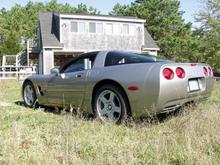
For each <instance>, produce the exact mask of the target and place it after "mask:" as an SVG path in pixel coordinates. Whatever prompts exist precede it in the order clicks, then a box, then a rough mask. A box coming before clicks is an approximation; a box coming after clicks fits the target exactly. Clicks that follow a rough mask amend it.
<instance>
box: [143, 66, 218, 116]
mask: <svg viewBox="0 0 220 165" xmlns="http://www.w3.org/2000/svg"><path fill="white" fill-rule="evenodd" d="M159 72H160V74H159V75H160V76H159V79H160V80H159V81H158V84H157V83H156V84H154V86H157V85H158V88H157V87H155V89H158V90H157V92H154V93H157V95H156V96H155V97H154V98H153V99H154V100H155V101H154V103H153V104H151V105H150V107H149V104H148V105H147V104H145V109H146V111H144V113H145V114H146V112H148V113H149V112H152V111H151V110H153V112H154V113H164V112H169V111H174V110H176V109H178V108H179V107H181V106H182V105H184V104H186V103H188V102H196V101H201V100H206V99H207V98H208V97H209V95H210V94H211V91H212V88H213V84H214V79H213V71H212V69H211V67H210V66H208V65H205V64H184V63H169V64H164V65H162V66H161V67H160V71H159ZM146 79H148V80H149V76H148V77H147V78H146ZM155 79H156V77H155ZM154 82H156V81H154ZM150 88H151V87H150V86H149V81H147V80H146V83H145V89H144V91H145V93H147V95H149V92H148V91H151V90H153V89H152V88H151V89H150ZM155 98H157V99H155ZM145 103H147V102H146V101H145Z"/></svg>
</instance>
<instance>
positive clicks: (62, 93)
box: [48, 58, 89, 107]
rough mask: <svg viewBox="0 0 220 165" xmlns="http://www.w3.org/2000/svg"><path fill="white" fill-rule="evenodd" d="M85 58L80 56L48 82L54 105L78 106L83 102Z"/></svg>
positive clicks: (50, 101) (85, 73)
mask: <svg viewBox="0 0 220 165" xmlns="http://www.w3.org/2000/svg"><path fill="white" fill-rule="evenodd" d="M88 72H89V69H86V68H85V58H80V59H78V60H76V61H74V62H72V63H70V64H69V65H68V66H66V67H65V68H64V69H63V71H61V73H60V74H58V75H55V76H54V77H53V78H52V79H51V80H50V82H49V83H48V91H49V92H48V93H49V95H50V96H51V97H50V98H49V103H50V104H52V105H60V106H66V105H70V104H71V106H74V107H78V106H80V105H81V104H82V101H83V96H84V93H85V84H86V83H85V81H86V75H87V73H88Z"/></svg>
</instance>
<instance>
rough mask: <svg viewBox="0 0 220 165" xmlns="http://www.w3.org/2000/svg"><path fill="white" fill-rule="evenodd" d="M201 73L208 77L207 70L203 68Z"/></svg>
mask: <svg viewBox="0 0 220 165" xmlns="http://www.w3.org/2000/svg"><path fill="white" fill-rule="evenodd" d="M203 72H204V74H205V75H206V76H208V69H207V68H206V67H203Z"/></svg>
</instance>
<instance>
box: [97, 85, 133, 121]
mask: <svg viewBox="0 0 220 165" xmlns="http://www.w3.org/2000/svg"><path fill="white" fill-rule="evenodd" d="M105 91H111V92H113V93H114V94H115V98H114V99H113V100H114V102H116V101H117V102H118V104H120V105H121V113H120V116H117V115H116V114H115V113H117V112H113V116H114V115H116V117H117V120H115V121H110V122H112V123H115V124H120V123H121V122H123V121H124V120H125V119H126V118H127V112H128V109H129V106H128V100H127V99H126V96H125V94H124V93H123V91H122V90H121V89H120V88H119V87H117V86H114V85H104V86H102V87H100V88H99V89H98V90H97V91H96V93H95V99H94V102H93V110H94V113H95V116H96V118H98V119H99V120H101V121H102V122H107V120H104V119H103V117H101V114H100V112H99V111H100V110H99V109H100V108H99V100H98V99H99V97H100V96H101V94H102V93H103V92H105ZM109 97H110V96H109ZM109 99H110V98H109ZM114 105H115V103H114ZM103 109H105V108H103ZM112 109H113V108H112ZM118 114H119V113H118ZM106 119H107V116H106ZM108 121H109V120H108Z"/></svg>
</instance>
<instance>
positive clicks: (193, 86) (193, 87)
mask: <svg viewBox="0 0 220 165" xmlns="http://www.w3.org/2000/svg"><path fill="white" fill-rule="evenodd" d="M198 90H200V88H199V82H198V80H189V91H190V92H193V91H198Z"/></svg>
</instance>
